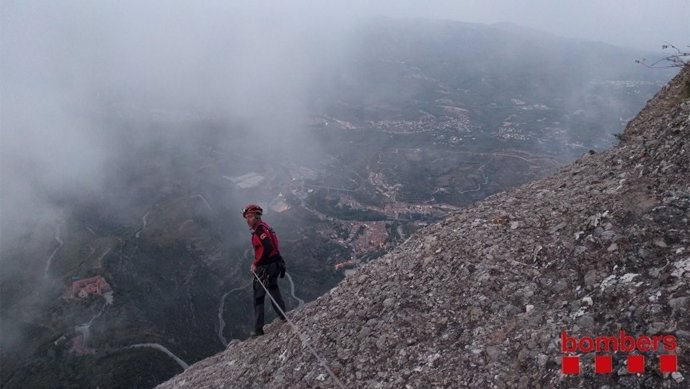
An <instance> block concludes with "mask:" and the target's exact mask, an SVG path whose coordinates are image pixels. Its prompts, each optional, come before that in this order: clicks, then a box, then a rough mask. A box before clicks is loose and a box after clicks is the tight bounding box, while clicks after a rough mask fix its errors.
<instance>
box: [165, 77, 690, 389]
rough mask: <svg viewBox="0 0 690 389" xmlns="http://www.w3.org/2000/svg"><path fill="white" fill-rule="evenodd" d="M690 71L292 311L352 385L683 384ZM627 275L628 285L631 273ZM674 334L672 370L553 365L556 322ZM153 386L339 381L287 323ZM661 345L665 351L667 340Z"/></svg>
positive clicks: (619, 359) (570, 327)
mask: <svg viewBox="0 0 690 389" xmlns="http://www.w3.org/2000/svg"><path fill="white" fill-rule="evenodd" d="M688 85H690V67H688V66H686V67H685V68H684V69H682V70H681V72H680V73H679V74H678V75H677V76H676V77H675V78H674V79H673V80H672V81H671V82H669V84H668V85H667V86H665V87H664V88H662V90H661V91H659V92H658V93H657V95H656V96H655V97H654V98H653V99H652V100H650V101H649V102H648V104H647V106H646V107H645V108H644V109H643V110H642V111H641V112H640V113H639V114H638V115H637V116H636V117H635V118H634V119H633V120H632V121H630V122H629V124H628V125H627V127H626V129H625V132H624V133H623V136H622V142H621V143H620V144H619V145H618V146H617V147H615V148H613V149H611V150H608V151H606V152H603V153H599V154H597V153H593V152H592V153H588V154H586V155H585V156H583V157H582V158H580V159H578V160H577V161H576V162H575V163H573V164H571V165H568V166H566V167H564V168H561V169H559V171H558V172H557V173H556V174H554V175H552V176H550V177H547V178H545V179H541V180H538V181H535V182H532V183H529V184H526V185H523V186H521V187H518V188H516V189H512V190H510V191H507V192H502V193H499V194H495V195H492V196H490V197H488V198H487V199H485V200H483V201H481V202H478V203H476V204H475V205H473V206H470V207H468V208H465V209H463V210H461V211H458V212H457V213H455V214H453V215H452V216H450V217H448V218H447V219H445V220H444V221H442V222H440V223H438V224H434V225H431V226H429V227H427V228H426V229H424V230H422V231H420V232H418V233H417V234H415V235H413V236H412V237H410V238H409V239H407V240H406V241H405V242H404V243H402V244H401V245H399V246H398V247H397V248H395V249H394V250H393V251H391V252H390V253H388V254H386V255H384V256H383V257H381V258H379V259H377V260H375V261H372V262H371V263H369V264H367V265H365V266H363V267H362V268H360V269H359V270H358V272H357V273H355V274H354V275H352V276H350V277H348V278H346V279H345V280H344V281H342V282H341V283H340V284H339V285H338V286H336V287H335V288H334V289H332V290H331V291H330V292H329V293H328V294H326V295H324V296H321V297H319V298H317V299H316V300H315V301H313V302H311V303H308V304H305V305H304V306H303V307H301V308H300V309H297V310H294V311H292V312H290V313H289V316H290V317H291V318H292V320H294V322H295V323H296V324H297V325H298V326H299V328H300V330H301V331H302V334H303V335H304V336H305V338H306V339H307V340H308V342H309V343H311V344H312V345H314V346H315V348H316V349H317V350H319V352H320V353H321V355H322V356H323V357H324V358H325V359H326V361H328V363H329V364H330V367H331V368H332V369H333V371H334V372H335V373H336V374H337V375H338V376H339V379H340V380H341V381H342V382H343V383H344V384H345V386H347V387H378V388H388V387H396V388H397V387H465V386H488V385H490V386H492V387H498V388H501V387H553V386H557V387H559V386H563V387H572V386H587V387H589V386H592V387H594V386H597V387H599V386H602V385H609V386H617V387H652V386H658V385H661V384H663V385H664V386H665V387H682V385H684V384H685V382H683V381H684V380H686V379H687V378H685V377H684V376H683V375H684V374H685V375H687V373H686V370H685V369H686V368H687V361H688V360H690V352H689V351H688V349H687V348H686V347H683V344H684V343H686V342H687V341H688V340H689V339H690V332H689V331H688V330H689V329H690V319H689V317H690V315H688V306H690V304H688V301H689V300H690V297H689V295H690V290H689V287H688V284H689V283H688V282H687V281H688V278H689V277H690V257H688V249H690V232H689V231H690V228H688V219H689V218H690V180H689V179H688V166H690V152H689V151H688V148H687V146H688V139H690V100H689V99H688V98H689V97H690V87H688ZM633 281H634V282H633ZM621 329H623V330H625V331H626V332H628V333H631V334H636V335H649V336H651V335H657V334H672V335H674V336H675V337H677V339H678V342H679V344H680V347H679V348H678V349H677V350H676V351H675V352H676V353H677V355H678V360H679V372H678V373H674V374H673V375H669V374H668V373H664V374H661V373H659V369H658V364H657V358H656V354H654V353H651V354H649V355H648V358H647V364H646V372H645V373H644V374H637V375H635V374H627V372H626V370H625V365H624V359H625V358H624V356H623V355H622V354H620V353H615V354H614V355H613V373H611V374H595V373H594V372H593V368H592V366H593V365H592V358H593V356H594V353H589V354H583V355H582V356H581V359H582V362H581V369H582V373H581V374H579V375H562V374H561V365H560V360H561V356H562V355H563V354H562V352H561V349H560V337H559V336H560V333H561V331H563V330H565V331H568V333H570V334H573V336H597V335H615V334H617V333H618V331H619V330H621ZM266 332H267V334H266V335H265V336H263V337H260V338H258V339H253V340H249V341H245V342H232V343H231V344H230V345H229V347H228V349H227V350H226V351H224V352H222V353H220V354H218V355H216V356H213V357H210V358H208V359H206V360H203V361H200V362H198V363H196V364H195V365H193V366H191V367H190V368H189V369H188V370H186V371H185V372H184V373H182V374H180V375H178V376H176V377H174V378H173V379H171V380H170V381H168V382H166V383H163V384H161V385H160V386H158V387H159V388H183V387H243V388H245V387H246V388H250V387H252V388H253V387H297V386H299V387H335V383H334V382H332V381H330V378H328V375H327V374H326V372H325V370H324V369H323V368H322V367H321V366H320V365H319V364H318V361H317V360H316V359H315V358H313V357H312V356H311V355H310V354H309V353H308V350H307V349H306V348H305V347H304V346H302V345H301V343H300V340H299V337H298V336H296V335H295V334H293V333H292V330H291V329H290V328H289V326H288V325H280V324H277V323H274V324H270V325H269V326H267V331H266ZM671 353H672V352H671Z"/></svg>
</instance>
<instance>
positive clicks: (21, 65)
mask: <svg viewBox="0 0 690 389" xmlns="http://www.w3.org/2000/svg"><path fill="white" fill-rule="evenodd" d="M528 3H529V5H525V2H522V1H500V2H490V5H489V4H487V3H486V2H481V1H463V2H456V1H438V0H437V1H431V2H425V3H424V4H423V5H422V4H421V3H419V2H411V1H405V2H399V1H379V2H374V3H370V2H366V1H350V2H330V1H329V2H318V1H291V2H260V3H256V2H222V1H209V2H185V1H177V2H121V1H117V2H116V1H109V2H93V1H65V2H24V1H3V3H2V12H1V14H2V16H0V17H1V20H0V24H1V25H2V34H1V36H0V39H2V41H1V42H2V43H1V47H0V50H1V53H0V54H1V56H2V68H1V74H0V82H1V85H2V100H1V104H0V109H1V111H0V118H1V120H2V121H1V122H0V126H1V129H0V130H1V135H0V136H1V138H0V140H1V143H2V146H1V147H2V156H1V158H2V159H1V162H2V166H1V169H2V170H1V171H0V173H1V176H2V205H1V210H2V234H3V236H4V237H7V236H9V235H11V234H9V232H10V231H11V230H12V228H11V227H10V226H14V227H18V226H20V225H22V223H24V222H26V221H27V220H30V219H31V218H32V216H33V215H41V217H46V216H47V215H51V214H53V213H56V212H59V209H56V208H55V207H54V206H52V205H51V202H50V201H48V198H49V197H50V196H49V193H54V192H69V193H82V192H85V191H86V192H88V191H92V192H94V193H98V192H99V191H102V190H103V189H104V187H103V185H104V182H103V180H104V177H105V174H104V170H103V169H104V167H105V166H107V165H109V164H111V163H117V162H116V160H117V159H118V156H119V154H120V153H122V151H123V150H122V147H121V146H119V145H118V144H119V143H120V142H121V140H122V138H124V137H127V135H126V134H125V133H123V132H122V128H118V126H116V125H114V124H113V123H112V122H109V121H108V120H104V117H106V118H110V117H112V116H113V115H114V112H117V113H118V114H119V115H120V116H122V115H124V116H127V117H133V116H135V117H142V118H147V117H151V116H153V115H161V114H162V115H173V116H174V115H177V117H197V118H199V117H201V118H213V119H214V120H219V121H221V122H222V121H227V122H228V123H243V124H247V123H251V124H250V126H249V127H248V128H247V131H248V133H249V136H250V138H249V139H251V140H250V141H251V142H254V143H256V144H258V145H261V146H260V150H261V152H263V153H266V154H267V155H277V154H280V155H283V156H284V155H285V154H286V153H287V154H288V155H289V154H303V152H304V149H310V150H314V149H315V148H318V146H317V145H316V144H314V143H313V142H312V141H311V140H310V138H309V137H308V136H306V135H305V134H304V132H303V131H302V129H303V127H304V126H303V123H302V122H301V121H302V120H303V118H304V116H305V115H304V114H305V113H306V108H305V107H306V105H307V104H308V103H310V102H311V103H314V102H315V101H316V102H318V100H319V97H318V96H314V93H315V92H314V91H315V90H317V89H318V88H316V87H317V85H315V83H317V82H318V80H319V77H318V75H319V74H320V73H322V72H324V71H326V70H328V69H331V68H332V67H334V66H335V65H336V64H342V63H343V61H344V58H343V57H342V56H343V55H344V54H345V52H346V50H345V48H346V47H347V46H348V44H349V42H348V39H349V37H350V35H351V32H352V30H353V29H355V28H356V26H357V25H358V23H359V22H361V21H362V20H366V19H367V18H370V17H374V16H385V17H405V18H407V17H427V18H445V19H454V20H462V21H469V22H480V23H494V22H511V23H515V24H520V25H524V26H528V27H533V28H538V29H543V30H545V31H548V32H552V33H555V34H560V35H563V36H572V37H576V38H583V39H589V40H598V41H606V42H611V43H616V44H620V45H624V46H631V47H639V48H647V49H649V48H653V47H659V46H660V45H661V44H662V43H663V42H667V41H668V42H672V43H676V44H678V45H682V44H685V43H688V42H687V39H685V38H687V37H690V30H689V28H690V27H688V24H687V20H688V17H690V3H688V2H687V1H668V2H665V3H664V7H661V8H659V7H658V6H657V5H656V3H655V2H651V1H587V2H579V1H577V2H575V1H573V2H551V1H530V2H528ZM684 39H685V41H684ZM139 136H143V138H139V140H140V141H141V142H144V143H145V142H147V141H148V140H149V139H147V138H146V137H145V134H143V135H142V134H139ZM156 136H159V135H156ZM228 136H229V138H228V140H229V141H232V139H230V138H231V136H230V135H228ZM243 139H246V138H243ZM114 161H115V162H114Z"/></svg>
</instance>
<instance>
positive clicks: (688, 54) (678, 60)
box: [635, 43, 690, 68]
mask: <svg viewBox="0 0 690 389" xmlns="http://www.w3.org/2000/svg"><path fill="white" fill-rule="evenodd" d="M661 49H662V50H670V51H672V53H671V54H669V55H667V56H665V57H663V58H661V59H659V60H657V61H655V62H653V63H651V64H648V63H647V60H646V59H645V58H642V59H641V60H640V59H636V60H635V62H637V63H639V64H641V65H643V66H646V67H648V68H682V67H683V66H685V65H688V64H690V46H688V49H683V50H681V49H679V48H677V47H676V46H674V45H672V44H670V43H667V44H665V45H662V46H661Z"/></svg>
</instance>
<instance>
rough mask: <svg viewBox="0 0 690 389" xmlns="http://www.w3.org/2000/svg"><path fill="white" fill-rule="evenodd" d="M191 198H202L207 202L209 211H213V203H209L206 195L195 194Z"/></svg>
mask: <svg viewBox="0 0 690 389" xmlns="http://www.w3.org/2000/svg"><path fill="white" fill-rule="evenodd" d="M191 198H199V199H201V201H203V202H204V204H206V208H208V210H209V211H213V208H211V204H209V203H208V201H206V197H204V196H203V195H200V194H195V195H193V196H191Z"/></svg>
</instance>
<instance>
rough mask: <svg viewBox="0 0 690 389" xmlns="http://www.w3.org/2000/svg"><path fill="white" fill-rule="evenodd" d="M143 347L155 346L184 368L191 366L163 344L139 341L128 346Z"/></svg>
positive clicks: (154, 347)
mask: <svg viewBox="0 0 690 389" xmlns="http://www.w3.org/2000/svg"><path fill="white" fill-rule="evenodd" d="M142 347H148V348H153V349H156V350H158V351H162V352H164V353H165V354H167V355H168V356H169V357H170V358H172V359H174V360H175V362H177V364H178V365H180V367H181V368H182V370H187V369H188V368H189V365H188V364H187V362H185V361H183V360H182V359H180V358H179V357H178V356H177V355H175V354H173V353H172V352H171V351H170V350H168V349H167V348H166V347H165V346H163V345H162V344H158V343H137V344H133V345H131V346H127V347H126V348H142Z"/></svg>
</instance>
